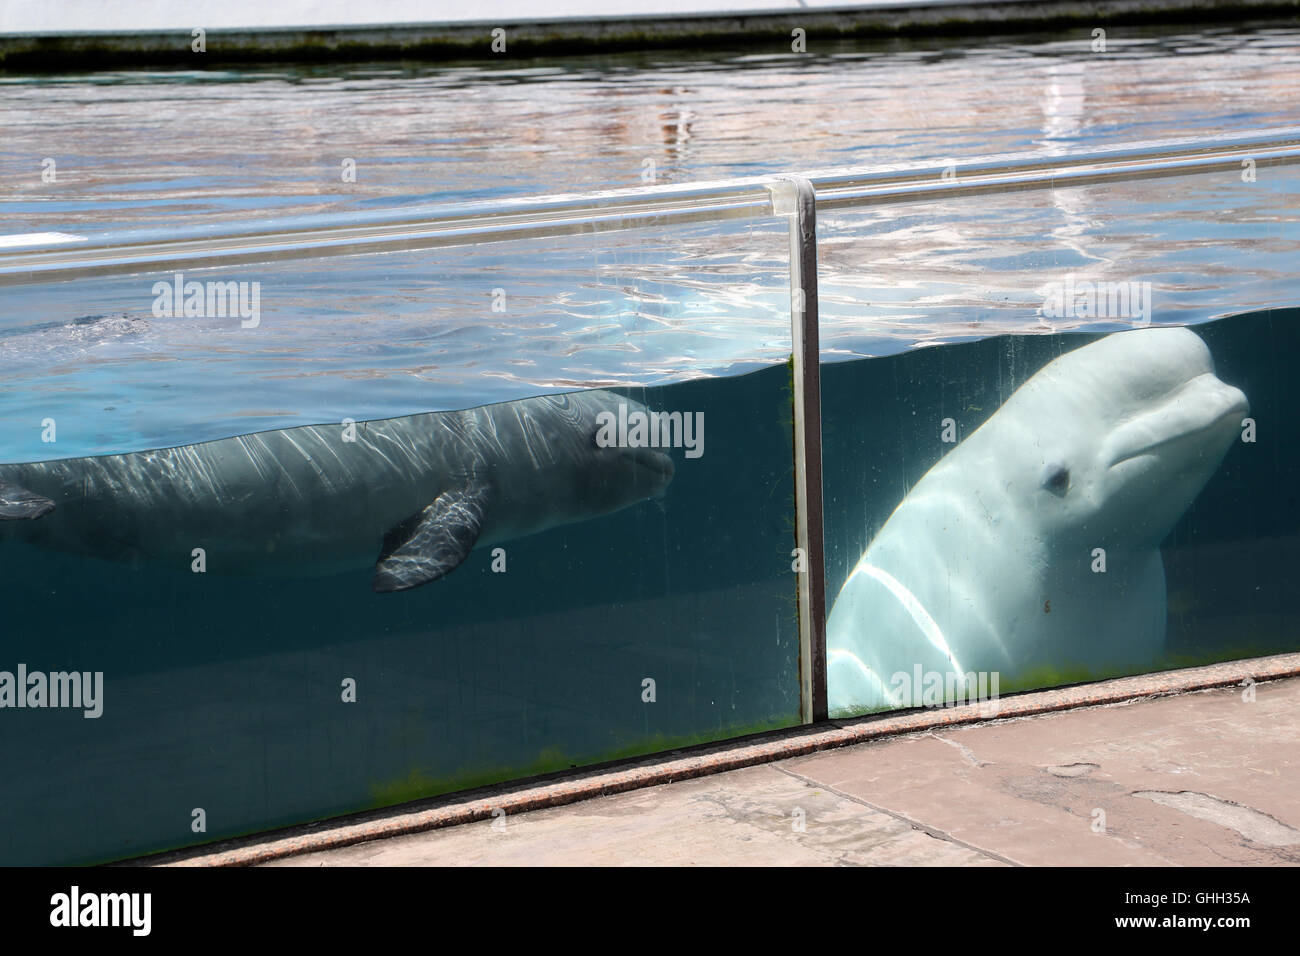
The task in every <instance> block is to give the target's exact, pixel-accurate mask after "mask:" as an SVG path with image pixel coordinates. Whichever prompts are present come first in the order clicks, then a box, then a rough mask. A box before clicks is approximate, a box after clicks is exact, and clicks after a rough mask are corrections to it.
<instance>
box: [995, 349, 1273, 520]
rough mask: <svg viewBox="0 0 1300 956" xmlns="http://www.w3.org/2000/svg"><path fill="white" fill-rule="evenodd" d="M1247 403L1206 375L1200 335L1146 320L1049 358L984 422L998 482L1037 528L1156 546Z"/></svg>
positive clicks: (1225, 445)
mask: <svg viewBox="0 0 1300 956" xmlns="http://www.w3.org/2000/svg"><path fill="white" fill-rule="evenodd" d="M1248 411H1249V404H1248V402H1247V400H1246V396H1245V395H1244V394H1243V393H1242V392H1241V391H1240V390H1239V389H1237V388H1234V387H1233V386H1231V385H1227V384H1225V383H1224V382H1222V381H1220V380H1219V379H1218V378H1217V377H1216V376H1215V373H1214V364H1213V361H1212V359H1211V357H1210V352H1209V349H1208V348H1206V346H1205V343H1204V342H1203V341H1201V339H1200V337H1198V336H1197V335H1196V334H1194V333H1193V332H1191V331H1190V330H1188V329H1186V328H1182V327H1175V328H1147V329H1138V330H1133V331H1126V332H1118V333H1114V334H1111V335H1108V336H1106V337H1105V338H1102V339H1099V340H1098V341H1096V342H1092V343H1091V344H1089V345H1086V346H1084V347H1082V348H1079V349H1076V350H1074V351H1072V352H1068V353H1066V354H1065V355H1063V356H1061V357H1060V358H1058V359H1056V360H1055V361H1053V362H1051V363H1050V364H1049V365H1047V366H1046V367H1045V368H1043V369H1042V370H1041V371H1039V372H1038V373H1037V374H1036V375H1034V376H1033V377H1032V378H1031V379H1030V380H1029V381H1028V382H1026V383H1025V384H1024V386H1022V387H1021V388H1020V389H1019V390H1018V391H1017V392H1016V393H1015V394H1014V395H1013V396H1012V397H1011V398H1010V399H1009V400H1008V401H1007V403H1006V404H1005V405H1004V406H1003V408H1002V409H1001V410H1000V411H999V412H998V413H997V415H995V416H994V418H993V419H990V421H989V422H988V423H986V425H985V426H984V428H989V429H991V430H993V431H995V432H997V435H996V439H997V440H996V441H995V442H994V443H993V445H994V447H996V448H997V449H998V452H999V456H1000V459H1001V460H1000V464H999V466H997V467H998V472H999V474H1000V475H1001V476H1002V477H1003V478H1004V479H1005V480H1006V481H1007V486H1008V487H1007V490H1008V491H1009V492H1010V493H1011V494H1013V495H1014V496H1016V497H1018V498H1020V500H1021V501H1022V502H1024V503H1027V504H1029V505H1030V510H1031V511H1032V512H1033V513H1034V514H1035V516H1036V519H1037V521H1038V524H1039V527H1040V529H1041V530H1042V532H1043V534H1044V535H1045V536H1046V537H1049V538H1054V539H1056V540H1057V541H1058V542H1059V543H1067V541H1062V539H1072V538H1074V537H1076V536H1081V537H1084V538H1087V539H1089V540H1094V541H1099V540H1111V541H1115V540H1123V541H1127V542H1128V543H1130V544H1133V545H1135V546H1154V545H1155V544H1158V543H1159V542H1160V541H1161V539H1163V538H1164V537H1165V536H1166V535H1167V534H1168V533H1169V532H1170V530H1171V529H1172V528H1173V526H1174V524H1175V523H1176V522H1177V521H1178V519H1179V517H1180V516H1181V515H1182V514H1183V512H1184V511H1185V510H1186V509H1187V507H1188V506H1189V505H1190V504H1191V502H1192V500H1193V499H1194V498H1195V497H1196V495H1197V494H1198V493H1199V492H1200V490H1201V488H1202V487H1203V486H1204V485H1205V483H1206V482H1207V481H1208V480H1209V478H1210V476H1211V475H1212V474H1213V473H1214V471H1215V469H1217V468H1218V466H1219V464H1220V462H1221V461H1222V460H1223V457H1224V455H1225V454H1226V453H1227V451H1228V449H1229V447H1230V446H1231V445H1232V442H1233V441H1234V440H1235V439H1236V438H1237V437H1238V436H1239V434H1240V429H1241V426H1242V417H1243V416H1244V415H1245V414H1247V412H1248ZM984 428H981V429H980V430H979V431H983V430H984ZM979 431H977V432H976V433H975V435H972V436H971V440H972V441H974V439H975V438H976V436H978V435H979ZM988 437H994V436H988Z"/></svg>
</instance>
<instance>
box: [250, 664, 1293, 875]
mask: <svg viewBox="0 0 1300 956" xmlns="http://www.w3.org/2000/svg"><path fill="white" fill-rule="evenodd" d="M1250 696H1251V694H1243V692H1242V691H1241V690H1240V689H1238V688H1228V689H1220V690H1209V691H1200V692H1195V693H1189V694H1183V695H1179V696H1174V697H1162V698H1157V699H1150V700H1139V701H1131V702H1127V703H1124V704H1114V705H1108V706H1101V707H1090V708H1084V709H1078V710H1070V711H1062V712H1057V713H1050V714H1043V715H1039V716H1033V717H1023V718H1015V719H1011V720H1003V721H997V722H992V723H981V724H970V725H963V726H953V727H946V728H944V729H943V730H941V731H933V730H928V731H925V732H922V733H916V734H911V735H908V736H903V737H893V738H887V739H882V740H877V741H873V742H870V743H864V744H860V745H856V746H850V747H844V748H842V749H837V750H828V751H823V752H819V753H815V754H812V755H809V756H803V757H795V758H790V759H786V760H781V761H777V762H775V763H771V764H764V765H761V766H754V767H748V768H745V769H741V770H734V771H730V772H726V773H720V774H717V775H714V776H708V777H701V778H697V779H692V780H684V781H681V782H676V783H668V784H664V785H661V786H654V787H649V788H646V789H641V790H634V791H631V792H628V793H622V794H618V795H614V796H608V797H599V798H596V799H591V800H586V801H584V802H581V803H575V804H572V805H569V806H563V807H557V808H553V809H544V810H535V811H531V812H527V813H520V814H518V815H514V816H508V817H505V818H504V819H501V820H496V821H482V822H476V823H469V824H464V825H462V826H456V827H449V828H446V829H441V830H432V831H428V832H423V833H416V834H412V835H409V836H400V837H393V838H391V839H386V840H377V841H374V842H370V843H362V844H358V845H355V846H348V847H342V848H339V849H334V850H326V851H322V852H316V853H309V854H304V855H301V856H292V857H288V858H286V859H283V860H279V861H276V862H275V863H273V864H270V865H281V866H318V865H390V866H391V865H472V864H486V865H530V864H542V865H611V864H629V865H668V866H672V865H695V864H705V865H740V866H745V865H750V866H755V865H758V866H762V865H786V866H828V865H843V866H862V865H886V866H888V865H903V866H925V865H936V866H1000V865H1007V864H1028V865H1050V864H1084V865H1133V864H1136V865H1142V864H1148V865H1188V864H1209V865H1242V866H1257V865H1277V864H1283V865H1288V864H1290V865H1295V864H1300V749H1298V748H1297V747H1296V746H1295V741H1296V739H1297V737H1298V736H1300V679H1292V680H1282V681H1274V682H1271V683H1266V684H1260V685H1258V686H1257V687H1254V688H1253V697H1254V699H1253V701H1252V700H1247V699H1246V698H1248V697H1250ZM1293 838H1294V839H1293Z"/></svg>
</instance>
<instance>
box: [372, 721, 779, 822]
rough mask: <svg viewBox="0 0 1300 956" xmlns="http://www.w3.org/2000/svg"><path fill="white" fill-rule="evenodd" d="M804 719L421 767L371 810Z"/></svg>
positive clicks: (382, 788) (377, 792)
mask: <svg viewBox="0 0 1300 956" xmlns="http://www.w3.org/2000/svg"><path fill="white" fill-rule="evenodd" d="M799 723H800V720H799V715H798V714H797V713H796V714H787V715H779V716H773V717H771V718H769V719H767V720H762V721H758V722H755V723H748V724H733V725H728V726H726V727H723V728H720V729H717V730H714V731H710V732H709V733H702V734H676V735H671V736H670V735H667V734H653V735H650V736H648V737H643V738H641V739H640V740H639V741H637V742H636V743H633V744H628V745H625V746H622V747H615V748H613V749H611V750H607V751H605V752H603V753H600V754H595V755H581V756H571V755H567V754H565V753H564V752H563V751H562V750H560V749H559V748H558V747H547V748H545V749H543V750H542V751H541V752H539V753H538V755H537V759H536V760H534V761H532V762H531V763H528V764H524V765H516V766H495V767H490V768H482V769H477V770H461V771H457V772H454V773H451V774H447V775H435V774H430V773H428V772H427V771H425V770H423V769H421V768H418V767H417V768H413V769H412V770H411V772H410V773H409V774H408V775H407V776H405V777H402V778H399V779H397V780H391V781H388V782H385V783H380V784H374V785H372V786H371V788H370V789H371V794H372V795H373V798H374V799H373V800H372V801H371V803H370V804H369V805H368V806H367V807H366V809H371V810H377V809H382V808H384V807H392V806H397V805H399V804H403V803H411V802H413V801H416V800H427V799H429V798H430V797H439V796H443V795H444V794H448V793H457V792H460V791H463V790H474V789H476V788H478V787H486V786H491V785H493V784H499V783H505V782H507V781H509V782H511V783H515V782H519V781H521V780H524V779H525V778H528V777H537V776H541V775H543V774H548V773H556V772H558V771H562V770H574V769H581V768H587V767H592V766H595V765H598V764H603V763H609V762H612V761H616V760H626V759H628V758H630V757H645V756H650V755H652V754H662V753H667V752H669V751H673V750H682V749H685V748H687V747H697V746H700V745H701V744H711V743H718V742H721V741H729V740H734V739H735V738H737V737H747V736H750V735H751V734H760V733H765V732H768V731H773V730H784V729H786V728H789V727H797V726H799Z"/></svg>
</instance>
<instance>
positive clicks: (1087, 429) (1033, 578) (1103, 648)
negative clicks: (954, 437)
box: [827, 328, 1248, 716]
mask: <svg viewBox="0 0 1300 956" xmlns="http://www.w3.org/2000/svg"><path fill="white" fill-rule="evenodd" d="M1247 412H1248V404H1247V400H1246V396H1245V395H1244V394H1242V392H1241V391H1239V390H1238V389H1236V388H1234V387H1232V386H1230V385H1227V384H1224V383H1223V382H1222V381H1220V380H1219V379H1218V378H1217V377H1216V376H1215V374H1214V366H1213V363H1212V360H1211V358H1210V353H1209V349H1207V348H1206V346H1205V343H1204V342H1202V341H1201V339H1200V338H1199V337H1198V336H1197V335H1196V334H1195V333H1193V332H1191V331H1189V330H1188V329H1185V328H1147V329H1139V330H1133V331H1126V332H1117V333H1114V334H1112V335H1108V336H1106V337H1104V338H1102V339H1099V340H1097V341H1095V342H1092V343H1091V344H1088V345H1085V346H1083V347H1081V348H1078V349H1076V350H1074V351H1071V352H1068V353H1066V354H1065V355H1062V356H1061V357H1059V358H1057V359H1055V360H1054V361H1052V362H1051V363H1049V364H1048V365H1047V366H1045V367H1044V368H1043V369H1041V370H1040V371H1039V372H1038V373H1037V374H1035V375H1034V376H1033V377H1032V378H1030V379H1029V380H1028V381H1027V382H1025V383H1024V385H1022V386H1021V387H1020V388H1019V389H1017V390H1016V392H1015V393H1014V394H1012V396H1011V397H1010V398H1009V399H1008V400H1007V401H1006V403H1005V404H1004V405H1003V406H1002V407H1001V408H1000V409H998V411H997V412H996V413H994V414H993V415H992V417H990V418H989V419H988V420H987V421H986V422H984V424H983V425H982V426H980V427H979V428H978V429H976V431H975V432H973V433H972V434H971V435H969V436H968V437H967V438H966V439H965V440H964V441H962V442H961V443H960V444H959V445H957V446H956V447H955V448H953V449H952V451H950V452H949V453H948V454H947V455H945V456H944V457H943V458H942V459H941V460H940V461H939V462H938V463H937V464H936V465H935V466H934V467H933V468H931V469H930V470H929V471H928V472H927V473H926V474H925V475H924V476H923V477H922V478H921V480H920V481H918V482H917V483H916V485H915V486H914V487H913V488H912V490H911V492H910V493H909V494H908V495H907V496H906V498H904V499H903V502H902V503H901V504H900V505H899V506H898V507H897V508H896V509H895V511H894V512H893V514H892V515H891V516H890V517H889V520H888V521H887V522H886V523H885V525H884V526H883V527H882V528H881V529H880V531H879V533H878V534H877V535H876V536H875V538H874V539H873V540H872V541H871V543H870V545H869V546H868V547H867V549H866V551H865V553H864V554H863V555H862V557H861V559H860V560H859V561H858V563H857V565H856V566H855V567H854V568H853V570H852V572H851V573H850V574H849V576H848V578H847V580H846V581H845V583H844V585H843V587H842V588H841V590H840V592H839V595H838V596H837V598H836V599H835V602H834V604H833V606H832V609H831V612H830V616H829V619H828V621H827V658H828V659H827V667H828V681H829V687H828V693H829V703H830V711H831V714H832V716H835V715H840V716H845V715H849V714H856V713H864V712H867V711H871V710H879V709H884V708H894V707H910V706H921V705H922V704H927V705H928V704H931V703H943V702H945V700H944V697H945V694H950V695H951V694H953V693H954V691H955V699H956V700H957V701H961V700H962V699H963V698H964V699H970V698H971V697H973V696H974V692H973V691H972V690H971V688H972V687H974V686H975V683H976V681H978V679H979V677H980V676H981V675H987V677H986V681H985V683H984V685H983V686H985V687H995V688H1000V689H1001V690H1003V691H1006V690H1017V689H1023V688H1026V687H1031V686H1041V685H1043V684H1050V683H1061V682H1063V680H1082V679H1088V678H1097V677H1102V676H1110V675H1113V674H1118V673H1131V672H1135V671H1139V670H1146V669H1150V668H1151V667H1152V665H1153V664H1155V663H1157V661H1158V660H1159V658H1160V656H1161V653H1162V651H1163V647H1164V639H1165V625H1166V594H1165V577H1164V565H1163V562H1162V560H1161V556H1160V550H1159V545H1160V542H1161V541H1162V540H1163V539H1164V538H1165V537H1166V536H1167V535H1168V534H1169V532H1170V531H1171V530H1172V528H1173V526H1174V524H1175V523H1176V522H1177V521H1178V519H1179V517H1180V516H1181V515H1182V514H1183V512H1184V511H1185V510H1186V509H1187V507H1188V505H1190V504H1191V502H1192V500H1193V499H1194V498H1195V497H1196V495H1197V494H1198V493H1199V492H1200V490H1201V488H1202V487H1203V486H1204V485H1205V483H1206V481H1208V480H1209V478H1210V476H1211V475H1212V474H1213V473H1214V471H1215V470H1216V469H1217V468H1218V467H1219V464H1220V462H1221V461H1222V460H1223V457H1224V455H1225V454H1226V453H1227V451H1228V449H1229V447H1230V446H1231V445H1232V443H1233V442H1234V440H1236V439H1237V438H1238V437H1239V436H1240V434H1241V431H1240V430H1241V427H1242V417H1243V415H1245V414H1246V413H1247ZM918 679H921V680H923V681H924V682H925V683H926V684H927V685H928V688H931V689H933V688H940V687H941V688H942V690H941V691H940V692H939V697H938V700H931V699H928V697H926V698H924V699H923V696H922V695H923V690H924V689H923V688H922V687H921V686H918V684H917V680H918ZM965 695H969V696H965ZM946 702H952V697H950V698H949V699H948V700H947V701H946Z"/></svg>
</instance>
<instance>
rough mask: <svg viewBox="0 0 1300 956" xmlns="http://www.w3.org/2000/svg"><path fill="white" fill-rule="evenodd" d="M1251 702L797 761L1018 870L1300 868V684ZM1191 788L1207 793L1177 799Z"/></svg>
mask: <svg viewBox="0 0 1300 956" xmlns="http://www.w3.org/2000/svg"><path fill="white" fill-rule="evenodd" d="M1250 696H1251V695H1250V694H1243V692H1242V691H1241V690H1239V689H1235V688H1230V689H1225V690H1211V691H1202V692H1198V693H1192V694H1184V695H1180V696H1176V697H1165V698H1160V699H1156V700H1145V701H1137V702H1129V703H1125V704H1115V705H1109V706H1105V707H1094V708H1088V709H1085V710H1075V711H1066V712H1062V713H1058V714H1048V715H1043V716H1040V717H1032V718H1026V719H1016V720H1009V721H1003V722H998V723H992V724H982V725H971V726H967V727H958V728H953V729H951V730H946V731H945V732H944V733H943V735H942V736H941V737H940V736H938V735H934V734H925V735H914V736H910V737H900V738H894V739H891V740H886V741H880V742H878V743H873V744H867V745H864V746H861V747H854V748H848V749H845V750H842V751H831V752H826V753H820V754H814V755H812V756H808V757H801V758H797V759H794V760H790V761H787V762H786V764H787V766H790V767H791V768H793V769H795V770H797V771H798V772H799V773H800V774H802V775H803V776H805V777H806V778H807V779H809V780H814V781H817V782H819V783H822V784H824V785H826V786H828V787H833V788H835V789H836V790H837V791H839V792H842V793H846V794H850V795H853V796H856V797H859V798H861V799H863V800H865V801H867V802H869V803H871V804H872V805H874V806H878V807H881V808H884V809H888V810H892V811H895V812H898V813H902V814H905V815H907V816H908V817H910V818H913V819H917V820H923V821H925V823H926V824H927V825H928V826H930V827H933V828H935V829H936V830H937V831H940V832H943V833H945V834H947V835H949V836H950V837H952V838H953V839H957V840H961V841H962V842H964V843H966V844H969V845H971V846H974V847H978V848H980V849H982V850H985V851H987V852H990V853H996V854H998V855H1001V856H1004V857H1006V858H1008V859H1010V860H1013V861H1015V862H1017V863H1023V864H1031V865H1050V864H1082V865H1190V864H1203V865H1251V866H1255V865H1270V864H1274V865H1275V864H1300V849H1298V848H1297V846H1296V845H1295V844H1292V843H1289V842H1287V839H1288V834H1289V833H1290V832H1294V830H1295V827H1296V826H1297V825H1300V786H1298V785H1300V749H1298V748H1297V747H1296V746H1295V741H1296V739H1297V737H1298V736H1300V681H1296V680H1289V681H1278V682H1275V683H1270V684H1263V685H1259V686H1258V687H1257V688H1255V689H1254V695H1253V696H1254V698H1255V699H1254V700H1253V701H1250V700H1248V699H1247V698H1248V697H1250ZM1185 791H1187V792H1192V791H1194V792H1195V793H1196V794H1198V795H1201V796H1199V797H1194V798H1193V797H1184V798H1181V799H1180V798H1177V797H1169V796H1168V794H1177V793H1182V792H1185ZM1152 793H1161V794H1165V795H1166V796H1164V797H1162V798H1161V799H1152V798H1151V794H1152Z"/></svg>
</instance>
